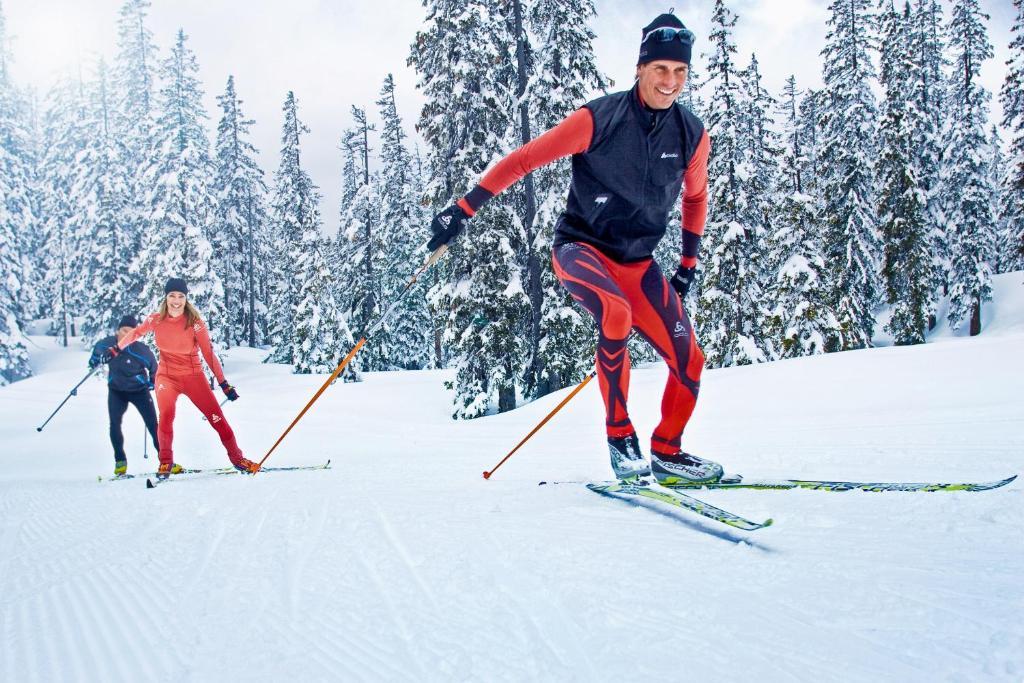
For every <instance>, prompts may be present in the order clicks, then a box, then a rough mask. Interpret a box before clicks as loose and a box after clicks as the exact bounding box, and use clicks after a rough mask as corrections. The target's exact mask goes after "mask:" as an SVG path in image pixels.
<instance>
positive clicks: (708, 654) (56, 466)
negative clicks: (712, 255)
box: [0, 273, 1024, 681]
mask: <svg viewBox="0 0 1024 683" xmlns="http://www.w3.org/2000/svg"><path fill="white" fill-rule="evenodd" d="M986 316H987V317H986V331H985V333H984V334H983V335H982V336H980V337H978V338H973V339H970V338H965V337H964V336H963V335H962V334H955V335H954V334H950V333H948V332H938V333H936V335H935V336H934V338H933V340H932V343H929V344H927V345H924V346H918V347H912V348H907V347H884V348H876V349H872V350H866V351H858V352H850V353H844V354H835V355H830V356H825V357H815V358H806V359H800V360H795V361H785V362H778V363H772V364H768V365H763V366H756V367H746V368H731V369H724V370H715V371H709V372H707V373H706V374H705V375H704V381H703V388H702V396H701V400H700V403H699V404H698V409H697V412H696V414H695V416H694V419H693V422H692V423H691V427H690V429H689V430H688V433H687V435H686V437H685V445H686V447H687V448H688V449H690V450H692V451H694V452H696V453H699V454H703V455H706V456H709V457H713V458H717V459H719V460H721V461H722V462H723V463H724V464H725V465H726V468H727V470H729V471H734V472H741V473H744V474H747V475H749V476H772V477H785V476H799V477H805V478H858V479H871V480H938V481H942V480H964V479H966V480H979V481H983V480H992V479H998V478H1003V477H1007V476H1009V475H1011V474H1018V473H1022V472H1024V390H1022V387H1024V358H1022V355H1024V273H1014V274H1010V275H1004V276H1000V277H998V278H997V279H996V301H995V302H994V304H992V305H990V306H989V307H988V311H987V313H986ZM33 340H34V342H35V344H36V345H37V348H34V349H33V363H34V368H35V372H36V376H35V377H32V378H30V379H28V380H25V381H23V382H18V383H16V384H14V385H11V386H8V387H5V388H2V389H0V444H2V448H0V680H3V681H31V680H44V681H52V680H102V681H115V680H126V681H128V680H130V681H139V680H161V681H179V680H197V681H220V680H260V681H262V680H266V681H280V680H287V679H289V678H291V679H294V680H389V681H390V680H398V681H404V680H410V681H413V680H415V681H420V680H480V681H497V680H515V681H523V680H531V681H532V680H548V681H567V680H580V681H584V680H585V681H590V680H643V679H645V678H647V677H649V676H658V677H660V678H669V679H672V680H716V681H718V680H724V681H730V680H735V681H750V680H770V681H775V680H786V681H789V680H804V681H822V680H847V681H940V680H942V681H944V680H953V681H975V680H1005V681H1021V680H1024V482H1021V481H1020V480H1018V481H1016V482H1014V483H1013V484H1011V485H1010V486H1008V487H1005V488H1003V489H999V490H996V491H990V492H984V493H933V494H924V493H918V494H895V493H890V494H877V493H863V492H852V493H841V494H840V493H823V492H814V491H788V492H776V491H714V492H701V493H699V494H698V496H699V497H701V498H703V499H705V500H708V501H709V502H712V503H714V504H716V505H719V506H721V507H725V508H727V509H729V510H732V511H734V512H737V513H739V514H742V515H745V516H747V517H750V518H752V519H763V518H765V517H769V516H771V517H773V518H774V519H775V522H776V523H775V526H773V527H771V528H768V529H764V530H761V531H757V532H753V533H745V532H741V531H736V530H732V529H730V528H729V527H725V526H722V525H717V524H715V523H714V522H711V521H708V520H704V519H703V518H700V517H697V516H695V515H692V514H690V513H686V512H671V511H666V512H661V513H659V512H658V511H657V510H652V509H641V508H638V507H633V506H630V505H628V504H626V503H622V502H619V501H615V500H611V499H606V498H602V497H599V496H597V495H594V494H593V493H591V492H589V491H587V490H586V489H585V488H583V487H579V486H572V485H567V486H537V485H536V484H537V482H538V481H540V480H562V479H584V478H597V479H605V478H608V477H609V476H610V471H609V468H608V464H607V457H606V456H605V454H604V453H605V447H604V439H603V434H602V432H603V430H602V414H601V406H600V401H599V399H598V395H597V387H596V386H588V387H587V389H586V390H585V391H584V392H583V394H581V395H580V396H579V397H577V398H576V399H575V400H574V401H573V402H572V403H570V404H569V405H568V407H567V408H566V409H565V410H563V412H562V413H561V414H560V415H558V416H557V417H556V418H555V419H554V420H553V421H552V422H551V423H550V424H549V425H548V426H547V427H546V428H545V429H544V430H542V431H541V432H540V433H539V434H538V435H537V436H536V437H534V439H533V440H532V441H531V442H530V443H528V444H527V445H526V446H525V447H523V449H522V450H521V451H520V452H519V453H517V454H516V455H515V456H514V457H513V458H512V459H511V460H510V461H509V462H508V463H507V464H506V465H505V466H504V467H503V468H502V469H501V470H499V471H498V473H496V474H495V475H494V478H493V479H491V480H490V481H485V480H484V479H483V478H482V477H481V472H482V471H483V470H485V469H490V468H491V467H492V466H493V465H494V464H495V462H497V461H498V460H499V459H500V458H501V457H502V456H503V455H504V454H505V453H506V452H507V451H508V449H509V448H511V447H512V446H513V445H514V444H515V443H516V442H518V440H519V439H520V438H521V437H522V436H523V434H525V432H527V431H528V430H529V429H530V428H531V427H532V426H533V425H534V424H535V423H536V422H537V421H538V420H539V419H540V418H542V417H543V416H544V415H545V414H546V413H547V412H548V411H549V410H550V409H551V408H552V407H553V406H554V405H555V404H556V403H557V402H558V401H559V400H561V398H562V397H563V396H564V392H560V393H559V394H556V395H552V396H548V397H546V398H544V399H543V400H540V401H537V402H535V403H533V404H531V405H528V406H525V407H523V408H521V409H519V410H516V411H514V412H512V413H508V414H504V415H498V416H494V417H487V418H483V419H479V420H475V421H471V422H453V421H452V420H451V419H450V417H449V415H450V397H449V396H448V395H447V394H446V392H445V390H444V389H443V386H442V380H443V379H444V378H445V377H446V376H447V375H446V373H444V372H406V373H381V374H373V373H370V374H367V375H366V381H365V382H363V383H361V384H356V385H342V384H338V385H335V386H334V387H332V388H331V389H330V390H329V391H328V392H327V393H325V394H324V396H323V398H322V399H321V400H320V402H319V403H318V404H317V405H316V406H315V407H314V409H313V410H312V411H311V412H310V413H309V414H308V415H307V416H306V418H305V419H304V420H303V422H301V423H300V425H299V426H298V427H297V428H296V429H295V430H294V431H293V433H292V434H291V435H290V436H289V437H288V438H287V439H286V440H285V442H284V443H283V444H282V446H281V447H280V448H279V449H278V451H277V452H276V453H275V454H274V455H273V456H272V458H271V459H270V460H269V461H268V463H267V464H268V465H273V464H276V465H286V464H300V463H316V462H321V461H323V460H325V459H326V458H331V459H332V461H333V466H332V469H331V470H329V471H322V472H289V473H277V474H271V473H268V474H264V475H259V476H257V477H254V478H243V477H241V476H227V477H212V478H207V479H194V480H192V481H181V482H173V483H171V484H168V485H167V486H164V487H160V488H158V489H156V490H153V491H149V490H146V489H145V486H144V481H143V480H142V479H133V480H129V481H120V482H107V483H98V482H97V481H96V477H97V475H98V474H104V475H106V474H109V473H110V470H111V466H112V458H111V455H110V447H109V444H108V442H107V433H106V432H107V424H106V419H107V418H106V408H105V406H106V403H105V402H106V388H105V387H104V383H103V380H102V379H94V380H91V381H89V382H87V383H86V384H85V385H84V386H83V387H82V389H81V390H80V391H79V394H78V396H77V397H75V398H72V399H71V400H70V401H69V402H68V404H67V406H65V408H64V409H63V410H62V411H61V413H59V414H58V415H57V417H56V418H54V420H53V421H52V422H51V423H50V425H49V426H47V427H46V429H45V430H44V431H43V432H42V433H37V432H36V430H35V427H36V426H37V425H39V424H41V423H42V421H43V420H44V419H45V418H46V416H47V415H49V413H50V411H51V410H52V409H53V408H54V407H56V405H57V404H58V403H59V402H60V401H61V400H62V399H63V398H64V396H65V395H66V394H67V392H68V390H69V389H70V388H71V387H72V386H73V385H74V384H75V383H76V382H77V381H78V380H79V379H81V377H82V375H83V374H84V372H85V360H86V354H85V352H83V351H81V350H77V349H72V350H64V349H62V348H59V347H57V346H55V344H54V341H53V339H52V338H46V337H34V338H33ZM260 359H261V354H260V353H258V352H255V351H249V350H241V351H239V350H235V351H232V352H231V354H230V357H229V359H228V362H227V363H226V369H227V374H228V377H229V379H230V380H231V381H232V382H234V383H235V384H236V385H237V386H238V390H239V393H240V394H241V397H242V398H241V400H240V401H238V402H237V403H234V404H231V405H229V406H228V407H227V408H226V412H227V415H228V416H229V419H230V420H231V423H232V425H233V426H234V428H235V431H236V433H237V434H238V437H239V442H240V444H241V446H242V448H243V449H244V450H245V451H246V454H247V455H248V456H249V457H252V458H254V459H259V458H260V457H262V454H263V453H264V452H266V449H267V448H268V447H269V446H270V444H271V443H273V441H274V439H275V438H276V437H277V435H278V434H279V433H280V432H281V430H282V429H283V428H284V427H285V426H286V425H287V424H288V422H289V421H290V420H291V418H292V417H293V416H294V414H295V413H296V412H297V411H298V410H299V409H300V408H301V407H302V406H303V405H304V404H305V402H306V400H307V399H308V398H309V397H310V396H311V395H312V393H313V391H314V390H315V388H316V387H317V386H319V384H320V382H322V381H323V378H322V377H308V376H307V377H297V376H293V375H291V374H289V372H288V369H287V368H285V367H280V366H267V365H263V364H261V363H260V362H259V361H260ZM664 378H665V369H664V367H663V366H660V365H655V366H652V367H649V368H644V369H639V370H637V371H635V372H634V375H633V384H632V389H631V408H632V414H633V417H634V421H635V422H636V424H637V425H638V428H640V429H641V430H643V432H644V433H646V432H648V431H649V430H650V429H652V428H653V426H654V424H655V422H656V420H657V415H658V410H659V401H660V396H661V388H662V385H663V382H664ZM125 432H126V437H127V445H128V448H129V453H130V470H131V471H135V472H142V471H147V470H152V469H153V468H154V464H153V463H154V459H155V455H154V454H153V453H152V452H151V453H150V459H149V460H148V461H146V460H143V458H142V423H141V420H139V419H138V416H137V415H136V414H135V413H134V412H133V411H132V409H130V411H129V414H128V417H127V418H126V422H125ZM175 434H176V440H175V450H176V459H177V460H178V461H179V462H181V463H182V464H185V465H187V466H221V465H224V464H225V463H226V460H225V458H224V456H223V454H222V451H221V448H220V444H219V442H218V441H217V439H216V435H215V433H214V432H213V430H212V429H210V428H209V426H208V425H207V424H206V423H205V422H203V421H201V419H200V416H199V414H198V413H197V412H196V411H195V410H194V409H193V408H191V407H190V406H189V405H188V404H187V403H186V402H185V399H182V402H181V403H179V410H178V418H177V421H176V424H175Z"/></svg>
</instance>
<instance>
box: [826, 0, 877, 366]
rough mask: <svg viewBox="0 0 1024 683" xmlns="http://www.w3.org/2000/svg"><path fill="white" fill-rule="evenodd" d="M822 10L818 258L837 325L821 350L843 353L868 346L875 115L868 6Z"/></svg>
mask: <svg viewBox="0 0 1024 683" xmlns="http://www.w3.org/2000/svg"><path fill="white" fill-rule="evenodd" d="M829 11H830V12H831V16H830V17H829V20H828V25H829V31H828V35H827V36H826V39H825V40H826V43H825V47H824V49H823V50H822V51H821V55H822V57H823V59H824V66H823V74H822V76H823V81H824V84H825V87H824V91H825V100H826V101H825V108H824V110H823V111H822V122H823V130H822V149H821V155H820V169H821V172H822V179H821V188H820V192H821V194H822V196H823V197H824V200H825V206H824V214H823V219H824V225H825V231H824V234H823V243H824V254H823V256H824V257H825V264H826V266H827V268H828V276H829V280H830V284H831V303H832V307H833V311H834V313H835V316H836V319H837V320H838V323H839V329H838V330H836V332H835V333H834V335H833V336H832V337H831V338H830V339H829V340H828V346H829V350H847V349H856V348H862V347H865V346H870V345H871V337H872V334H873V333H874V327H875V320H874V316H873V313H872V309H873V307H874V306H875V304H876V303H877V301H878V296H879V287H878V275H877V265H878V260H879V253H880V245H879V242H878V236H877V233H876V219H875V198H874V192H873V185H872V181H873V176H874V159H875V155H876V152H877V140H876V133H875V130H876V127H877V124H876V120H877V117H878V114H877V110H876V107H875V99H874V95H873V94H872V92H871V81H872V79H874V77H875V69H874V66H873V65H872V63H871V59H870V57H869V54H868V53H869V50H870V49H871V47H872V45H871V40H870V38H869V30H870V26H869V25H870V22H871V21H872V17H871V14H870V11H869V8H868V0H833V1H832V3H831V5H830V6H829Z"/></svg>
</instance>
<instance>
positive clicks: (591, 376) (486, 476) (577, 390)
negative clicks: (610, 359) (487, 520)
mask: <svg viewBox="0 0 1024 683" xmlns="http://www.w3.org/2000/svg"><path fill="white" fill-rule="evenodd" d="M594 374H595V373H594V372H591V373H590V374H589V375H587V376H586V378H585V379H584V380H583V381H582V382H580V383H579V384H578V385H577V386H576V388H575V389H573V390H572V391H571V392H569V395H568V396H566V397H565V398H564V399H562V402H561V403H559V404H558V405H557V406H555V409H554V410H552V411H551V412H550V413H548V414H547V416H546V417H545V418H544V419H543V420H541V421H540V424H538V425H537V426H536V427H534V428H533V429H532V430H531V431H530V433H529V434H527V435H526V437H525V438H523V440H522V441H520V442H519V443H518V444H516V447H515V448H513V449H512V450H511V451H509V453H508V455H506V456H505V457H504V458H502V459H501V462H499V463H498V464H497V465H495V466H494V468H493V469H492V470H491V471H490V472H484V479H490V478H491V475H492V474H494V473H495V472H496V471H497V470H498V468H499V467H501V466H502V465H504V464H505V461H506V460H508V459H509V458H511V457H512V456H513V454H515V452H516V451H518V450H519V447H520V446H522V445H523V444H524V443H526V442H527V441H529V440H530V437H532V436H533V435H534V434H536V433H537V432H539V431H540V428H541V427H543V426H544V425H546V424H547V423H548V420H550V419H551V418H553V417H554V416H555V413H557V412H558V411H559V410H561V409H562V407H563V406H564V405H565V404H566V403H568V402H569V401H571V400H572V399H573V397H575V396H576V394H578V393H580V392H581V391H583V387H585V386H587V382H589V381H590V380H592V379H594Z"/></svg>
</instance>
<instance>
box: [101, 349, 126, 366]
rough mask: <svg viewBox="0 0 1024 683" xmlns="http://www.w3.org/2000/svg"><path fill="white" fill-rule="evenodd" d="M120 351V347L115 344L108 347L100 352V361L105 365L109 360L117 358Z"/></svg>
mask: <svg viewBox="0 0 1024 683" xmlns="http://www.w3.org/2000/svg"><path fill="white" fill-rule="evenodd" d="M119 353H121V349H119V348H117V347H116V346H111V347H109V348H108V349H107V350H106V351H104V352H103V353H101V354H100V362H101V363H103V364H104V365H106V364H107V363H109V362H110V361H112V360H114V359H115V358H117V354H119Z"/></svg>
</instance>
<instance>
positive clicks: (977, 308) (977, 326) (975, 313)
mask: <svg viewBox="0 0 1024 683" xmlns="http://www.w3.org/2000/svg"><path fill="white" fill-rule="evenodd" d="M979 334H981V299H980V298H978V297H975V299H974V305H973V306H971V336H972V337H976V336H978V335H979Z"/></svg>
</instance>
